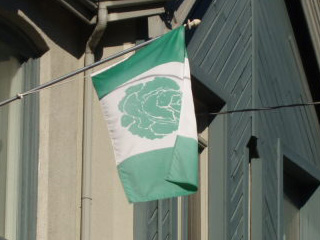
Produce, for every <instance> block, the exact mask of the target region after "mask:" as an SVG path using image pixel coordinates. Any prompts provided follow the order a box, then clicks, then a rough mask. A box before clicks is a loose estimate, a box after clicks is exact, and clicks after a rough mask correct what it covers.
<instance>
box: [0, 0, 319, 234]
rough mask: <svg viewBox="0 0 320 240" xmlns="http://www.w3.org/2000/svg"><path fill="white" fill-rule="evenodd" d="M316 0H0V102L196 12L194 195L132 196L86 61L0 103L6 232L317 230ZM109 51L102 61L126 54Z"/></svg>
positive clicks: (191, 45) (0, 230) (191, 40)
mask: <svg viewBox="0 0 320 240" xmlns="http://www.w3.org/2000/svg"><path fill="white" fill-rule="evenodd" d="M319 9H320V6H319V4H318V3H314V2H309V1H307V0H294V1H289V0H287V1H286V0H269V1H264V0H227V1H223V0H215V1H211V0H203V1H196V0H185V1H161V0H153V1H151V0H134V1H124V0H119V1H100V2H98V1H91V0H55V1H54V0H51V1H49V0H45V1H36V0H29V1H25V0H11V1H5V0H3V1H0V69H1V71H0V101H3V100H5V99H8V98H10V97H13V96H16V94H17V93H21V92H24V91H27V90H29V89H31V88H32V87H34V86H38V85H39V84H43V83H46V82H48V81H50V80H52V79H56V78H58V77H60V76H62V75H65V74H68V73H70V72H72V71H74V70H77V69H79V68H82V67H84V66H87V65H90V64H92V63H93V62H95V61H97V60H99V59H102V58H105V57H108V56H110V55H112V54H115V53H118V52H120V51H122V50H125V49H128V48H130V47H132V46H134V45H136V44H139V43H140V42H143V41H145V40H147V39H148V38H151V37H155V36H159V35H161V34H164V33H166V32H168V31H169V30H170V29H171V28H175V27H177V26H179V25H181V24H183V23H185V22H186V21H187V19H194V18H200V19H201V20H202V23H201V25H200V26H199V27H198V28H197V29H194V30H186V36H187V42H186V44H187V50H188V56H189V61H190V67H191V75H192V87H193V94H194V103H195V107H196V115H197V125H198V134H199V135H198V136H199V173H200V174H199V176H200V177H199V180H200V181H199V182H200V188H199V191H198V193H197V194H194V195H192V196H189V197H179V198H174V199H164V200H158V201H152V202H146V203H138V204H129V203H128V201H127V199H126V197H125V194H124V191H123V189H122V186H121V183H120V180H119V178H118V175H117V168H116V164H115V162H114V156H113V150H112V144H111V141H110V138H109V137H108V130H107V127H106V125H105V121H104V119H103V116H102V112H101V108H100V105H99V102H98V98H97V96H96V95H95V94H94V91H93V89H92V84H91V80H90V74H91V72H92V71H91V70H90V71H89V70H88V71H85V72H84V73H81V74H78V75H76V76H73V77H71V78H69V79H68V80H67V81H64V82H61V83H59V84H57V85H56V86H52V87H48V88H46V89H43V90H41V91H39V92H37V93H35V94H30V95H27V96H24V97H23V99H21V100H19V101H15V102H12V103H10V104H8V105H6V106H4V107H1V108H0V239H2V238H4V239H7V240H20V239H21V240H22V239H27V240H36V239H37V240H40V239H41V240H42V239H44V240H50V239H75V240H78V239H81V240H88V239H92V240H95V239H110V240H111V239H112V240H118V239H128V240H130V239H132V240H151V239H152V240H153V239H171V240H187V239H188V240H200V239H201V240H208V239H220V240H227V239H228V240H229V239H230V240H231V239H278V240H280V239H281V240H282V239H286V240H311V239H312V240H314V239H318V238H319V237H320V225H319V216H320V189H319V184H320V150H319V149H320V148H319V146H320V129H319V116H320V109H319V108H318V107H316V106H313V105H311V106H304V107H291V108H281V109H274V110H268V111H240V112H236V113H229V114H218V115H216V114H213V113H216V112H225V111H234V110H241V109H251V108H255V109H257V108H263V107H269V106H280V105H289V104H296V103H298V104H300V103H306V102H313V101H318V100H319V97H320V95H319V92H320V91H319V90H320V81H319V76H320V71H319V69H320V68H319V66H320V65H319V63H320V58H319V56H320V54H319V43H318V38H319V34H320V32H319V30H318V27H319V26H318V25H319V21H318V16H319V15H318V14H319ZM130 54H132V53H128V54H126V55H124V56H122V57H120V58H118V59H115V60H112V61H111V62H108V63H106V64H102V65H101V66H98V67H96V68H95V69H94V71H96V70H99V69H101V68H104V67H106V66H108V65H110V64H113V63H116V62H117V61H119V60H121V59H123V58H125V57H127V56H129V55H130Z"/></svg>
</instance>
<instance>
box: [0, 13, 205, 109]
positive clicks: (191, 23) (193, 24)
mask: <svg viewBox="0 0 320 240" xmlns="http://www.w3.org/2000/svg"><path fill="white" fill-rule="evenodd" d="M200 23H201V20H199V19H194V20H193V21H190V20H188V23H186V24H184V25H183V26H184V27H188V29H191V28H193V27H196V26H198V25H199V24H200ZM160 37H161V36H158V37H155V38H152V39H150V40H148V41H145V42H143V43H140V44H138V45H136V46H134V47H131V48H128V49H125V50H123V51H121V52H118V53H115V54H113V55H111V56H109V57H107V58H104V59H101V60H99V61H97V62H95V63H93V64H90V65H88V66H85V67H83V68H80V69H78V70H75V71H73V72H71V73H68V74H66V75H63V76H61V77H58V78H56V79H54V80H52V81H49V82H47V83H44V84H41V85H39V86H37V87H35V88H32V89H30V90H28V91H26V92H23V93H18V94H17V95H16V96H14V97H11V98H9V99H7V100H4V101H2V102H0V107H2V106H4V105H7V104H9V103H11V102H14V101H16V100H21V99H23V97H24V96H27V95H29V94H32V93H34V92H37V91H39V90H41V89H44V88H47V87H50V86H52V85H54V84H57V83H59V82H62V81H64V80H66V79H68V78H70V77H73V76H75V75H77V74H79V73H82V72H84V71H87V70H89V69H91V68H94V67H96V66H99V65H101V64H103V63H106V62H109V61H111V60H113V59H115V58H118V57H121V56H123V55H125V54H127V53H129V52H132V51H135V50H138V49H140V48H142V47H144V46H146V45H149V44H150V43H152V42H153V41H155V40H157V39H158V38H160Z"/></svg>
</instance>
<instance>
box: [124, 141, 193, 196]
mask: <svg viewBox="0 0 320 240" xmlns="http://www.w3.org/2000/svg"><path fill="white" fill-rule="evenodd" d="M172 156H174V157H172ZM118 171H119V175H120V179H121V181H122V184H123V187H124V189H125V192H126V195H127V197H128V198H129V202H146V201H151V200H155V199H163V198H169V197H177V196H185V195H189V194H192V193H195V192H196V191H197V189H198V143H197V141H196V140H195V139H192V138H186V137H182V136H178V137H177V142H176V145H175V147H174V148H165V149H159V150H155V151H150V152H146V153H141V154H138V155H135V156H133V157H130V158H128V159H126V160H125V161H124V162H122V163H121V164H120V165H119V166H118Z"/></svg>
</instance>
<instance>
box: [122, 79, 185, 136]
mask: <svg viewBox="0 0 320 240" xmlns="http://www.w3.org/2000/svg"><path fill="white" fill-rule="evenodd" d="M181 97H182V93H181V91H180V87H179V85H178V84H177V83H176V82H175V81H174V80H172V79H170V78H166V77H155V78H154V79H153V80H152V81H150V82H147V83H139V84H137V85H134V86H132V87H129V88H128V89H127V90H126V96H125V97H124V98H123V99H122V100H121V101H120V103H119V105H118V108H119V110H120V111H121V112H122V113H123V115H122V117H121V126H122V127H125V128H128V130H129V131H130V132H131V133H132V134H133V135H138V136H140V137H143V138H148V139H157V138H163V137H165V136H166V135H168V134H171V133H172V132H174V131H176V130H178V127H179V119H180V110H181Z"/></svg>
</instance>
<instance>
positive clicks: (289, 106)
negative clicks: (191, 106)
mask: <svg viewBox="0 0 320 240" xmlns="http://www.w3.org/2000/svg"><path fill="white" fill-rule="evenodd" d="M319 104H320V102H307V103H294V104H286V105H279V106H273V107H260V108H244V109H238V110H229V111H222V112H213V113H199V114H197V115H223V114H232V113H244V112H259V111H271V110H275V109H281V108H293V107H305V106H313V105H319Z"/></svg>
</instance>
